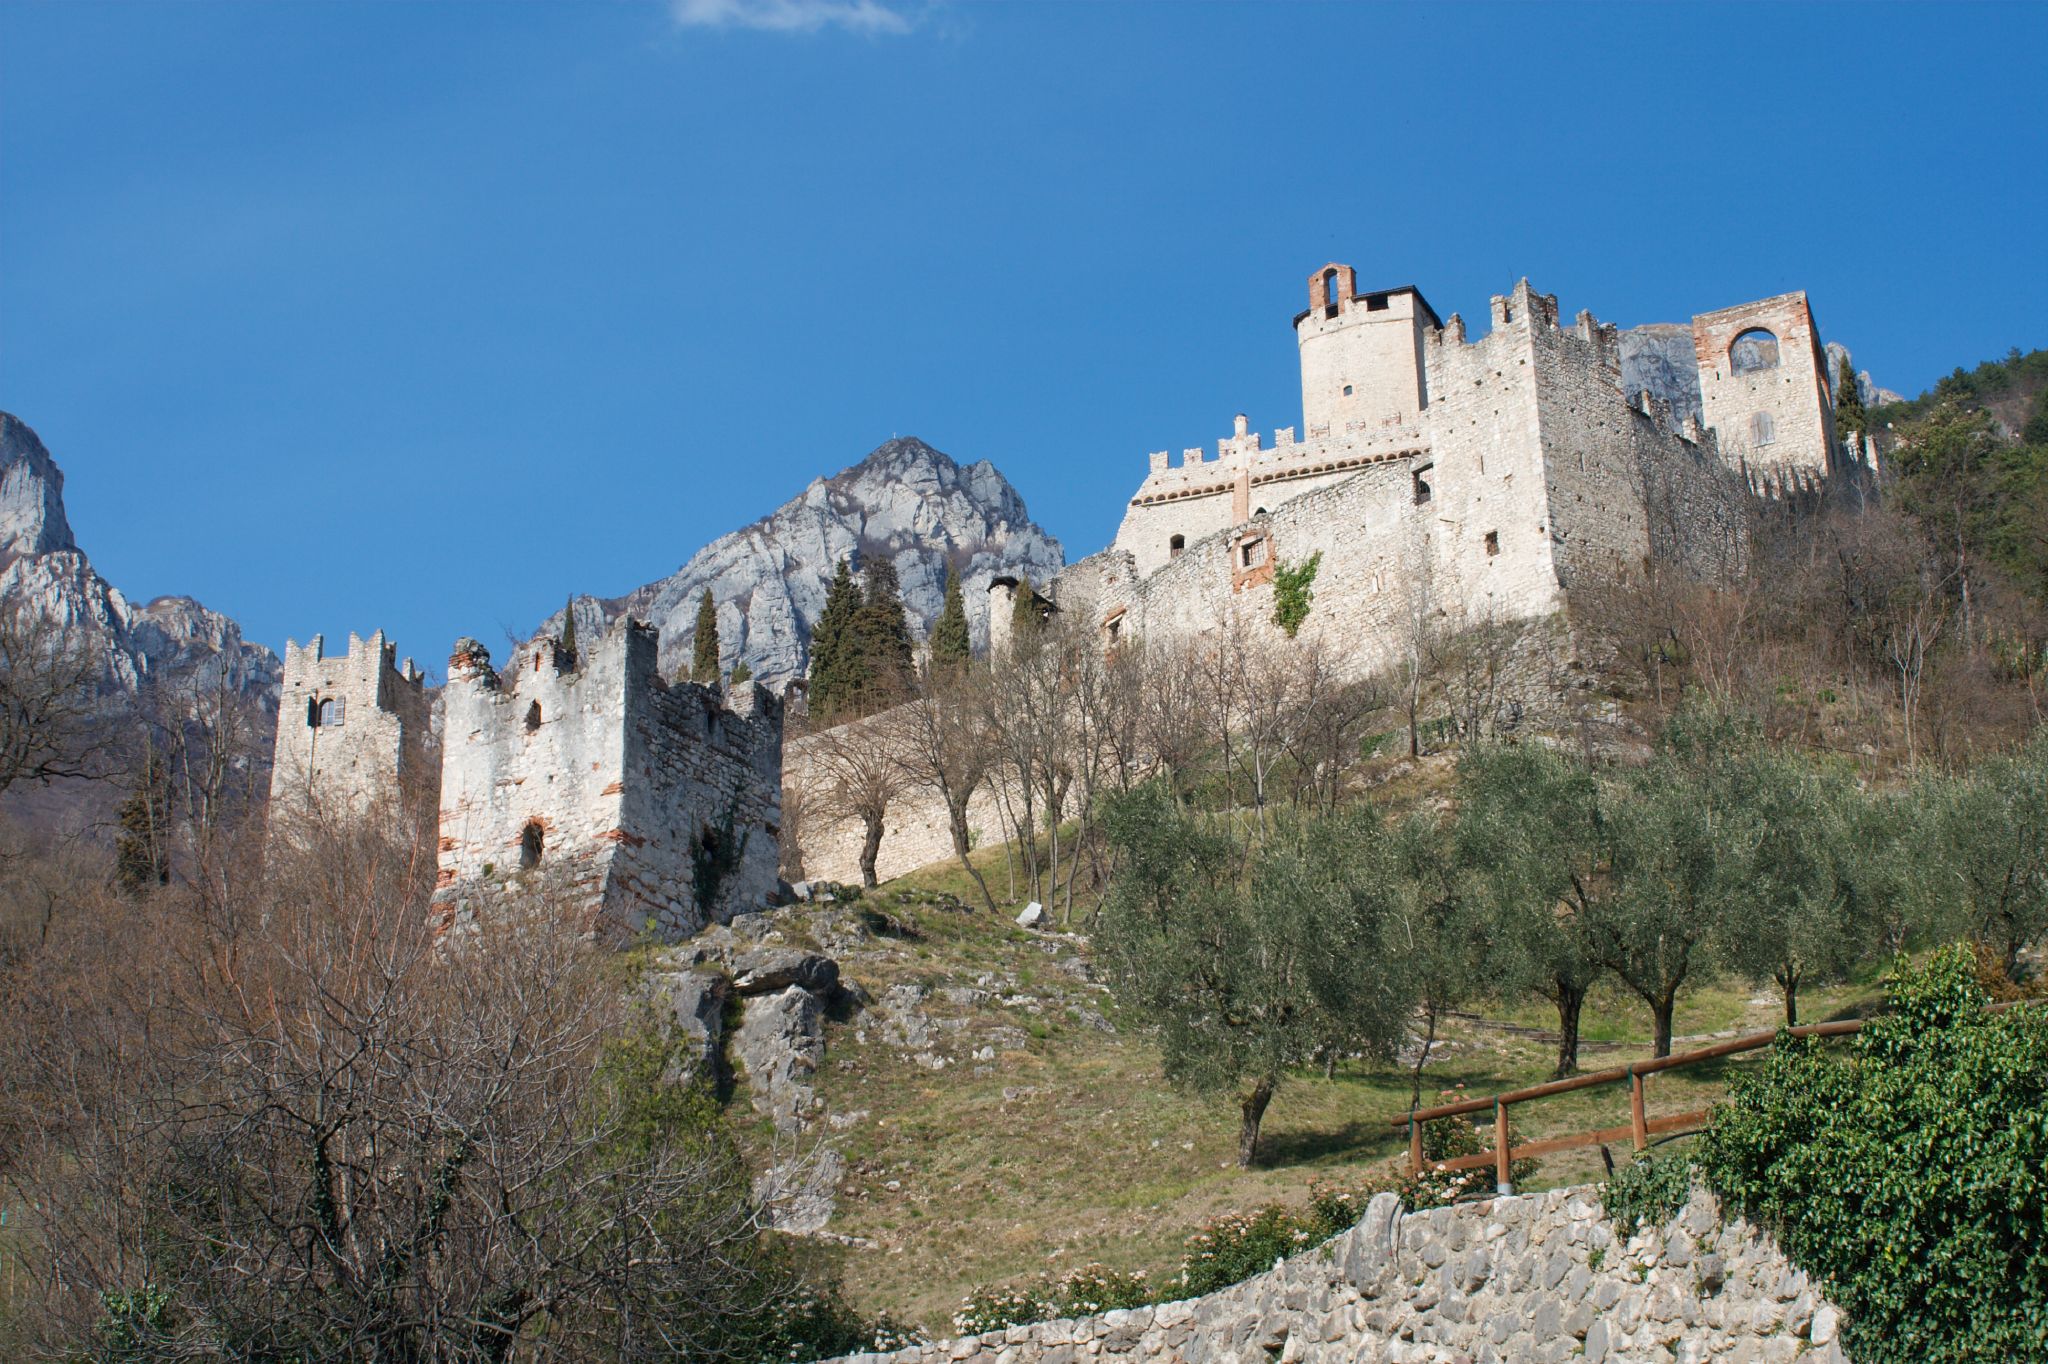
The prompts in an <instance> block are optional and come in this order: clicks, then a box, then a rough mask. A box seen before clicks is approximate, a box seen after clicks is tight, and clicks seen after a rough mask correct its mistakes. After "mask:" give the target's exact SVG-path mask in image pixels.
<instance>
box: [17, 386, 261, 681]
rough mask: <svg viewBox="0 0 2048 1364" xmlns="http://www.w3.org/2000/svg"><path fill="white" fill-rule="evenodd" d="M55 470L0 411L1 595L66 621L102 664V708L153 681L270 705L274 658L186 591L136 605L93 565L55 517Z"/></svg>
mask: <svg viewBox="0 0 2048 1364" xmlns="http://www.w3.org/2000/svg"><path fill="white" fill-rule="evenodd" d="M63 494H64V475H63V472H62V471H61V470H60V469H58V467H57V464H56V461H55V460H53V459H52V458H51V457H50V453H49V451H48V450H46V449H45V448H44V447H43V443H42V441H41V440H40V439H38V438H37V436H36V433H35V432H34V431H33V430H31V429H30V428H29V426H28V424H27V423H25V422H23V421H22V420H21V419H20V418H18V417H15V416H13V415H12V414H9V413H5V412H0V602H5V603H6V604H7V605H8V606H10V607H21V608H26V609H28V610H30V611H33V612H35V613H37V614H39V615H41V616H42V617H44V618H45V619H49V620H54V621H57V622H60V623H61V624H63V625H65V626H67V627H71V628H73V629H74V630H75V631H76V632H77V634H78V637H79V638H80V639H81V640H82V642H83V643H84V644H85V646H86V647H87V648H89V649H90V650H91V651H92V653H93V654H94V656H95V657H96V658H97V659H98V660H99V661H100V664H101V669H100V671H101V678H100V683H101V688H102V690H103V692H104V693H105V694H106V699H107V704H108V710H109V713H110V714H111V715H115V716H119V715H121V714H124V713H125V712H126V711H127V710H128V709H129V708H130V705H131V703H132V702H133V701H134V700H135V698H136V697H138V696H139V695H140V694H141V693H142V692H143V691H144V690H145V689H146V688H147V687H149V686H150V685H151V684H152V683H158V682H163V681H171V682H177V683H189V684H191V685H193V686H195V687H197V688H198V689H200V690H203V691H206V692H209V693H211V692H215V691H218V690H220V689H223V688H224V689H225V690H227V691H228V692H230V693H232V694H236V695H239V696H243V697H246V698H249V699H252V700H255V701H257V702H259V703H260V704H262V705H263V706H264V707H265V709H266V710H274V709H275V707H276V704H277V686H278V677H279V665H278V660H277V655H275V654H273V653H271V652H270V650H268V649H266V648H263V647H262V646H261V645H257V644H251V643H249V642H248V641H246V640H244V639H243V638H242V630H241V627H240V626H239V625H237V624H235V622H234V621H232V620H230V619H228V618H227V617H226V616H223V615H221V614H220V613H219V612H217V611H209V610H208V609H206V608H205V607H204V606H201V605H200V604H199V603H198V602H196V601H193V600H192V599H191V598H190V597H159V598H157V599H156V600H155V601H152V602H149V603H147V604H146V605H139V606H138V605H136V604H135V603H133V602H131V601H129V600H128V598H127V597H126V596H124V595H123V594H122V593H121V592H120V590H119V589H117V588H116V587H114V586H113V585H112V584H111V583H109V582H108V581H107V580H106V579H104V578H102V577H101V576H100V575H99V574H98V573H96V572H94V571H93V567H92V564H91V562H90V561H89V560H88V559H87V558H86V556H85V553H84V551H82V550H80V549H79V548H78V545H77V542H76V541H75V540H74V539H73V538H72V534H71V525H70V522H69V520H68V519H67V518H66V517H65V514H64V496H63Z"/></svg>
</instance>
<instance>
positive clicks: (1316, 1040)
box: [1096, 782, 1412, 1166]
mask: <svg viewBox="0 0 2048 1364" xmlns="http://www.w3.org/2000/svg"><path fill="white" fill-rule="evenodd" d="M1102 826H1103V829H1104V830H1105V833H1106V836H1107V837H1108V839H1109V841H1110V843H1111V846H1112V848H1113V849H1114V852H1115V854H1116V857H1117V871H1116V873H1115V874H1114V875H1113V877H1112V878H1111V881H1110V886H1109V892H1108V896H1107V898H1106V900H1105V903H1104V905H1103V909H1102V912H1101V915H1100V916H1099V917H1098V919H1097V921H1096V944H1097V948H1098V951H1099V953H1100V955H1101V958H1102V960H1103V961H1104V963H1105V965H1106V966H1107V968H1108V975H1109V978H1110V979H1111V981H1112V982H1113V983H1114V986H1115V989H1116V991H1117V995H1118V998H1119V1000H1120V1001H1121V1002H1122V1003H1123V1004H1125V1005H1126V1006H1127V1007H1129V1008H1130V1009H1131V1011H1132V1012H1133V1013H1134V1014H1137V1015H1139V1016H1140V1017H1142V1018H1144V1019H1147V1020H1149V1021H1150V1022H1151V1023H1152V1024H1153V1025H1154V1026H1155V1027H1156V1028H1157V1030H1158V1035H1159V1041H1160V1045H1161V1049H1162V1051H1163V1053H1164V1062H1165V1070H1166V1078H1167V1080H1168V1081H1169V1082H1170V1083H1172V1084H1173V1085H1175V1086H1176V1087H1181V1088H1186V1089H1191V1090H1195V1091H1198V1092H1210V1093H1215V1092H1230V1093H1234V1094H1235V1095H1236V1096H1237V1100H1238V1112H1239V1118H1240V1126H1239V1136H1238V1152H1237V1155H1238V1164H1240V1165H1243V1166H1249V1165H1251V1163H1252V1162H1253V1160H1254V1159H1255V1158H1256V1157H1257V1155H1258V1146H1259V1127H1260V1124H1261V1122H1262V1121H1263V1120H1264V1118H1265V1113H1266V1106H1267V1104H1269V1103H1270V1102H1271V1101H1272V1098H1273V1092H1274V1090H1275V1088H1276V1087H1277V1086H1278V1085H1279V1083H1280V1081H1281V1079H1282V1077H1283V1076H1284V1075H1285V1074H1286V1072H1287V1071H1288V1070H1289V1069H1290V1068H1292V1067H1296V1066H1300V1065H1304V1064H1306V1063H1308V1062H1309V1061H1310V1060H1312V1059H1313V1058H1314V1057H1315V1056H1316V1055H1318V1054H1319V1053H1320V1052H1322V1051H1324V1050H1325V1049H1341V1050H1346V1051H1362V1052H1367V1053H1371V1054H1374V1055H1378V1056H1381V1057H1387V1058H1390V1057H1391V1056H1392V1054H1393V1051H1394V1048H1395V1045H1396V1043H1397V1042H1398V1040H1399V1038H1400V1036H1401V1034H1402V1031H1403V1029H1404V1027H1405V1024H1406V1021H1407V1017H1408V1014H1409V1011H1410V1007H1411V1004H1412V995H1411V992H1410V986H1409V985H1408V983H1407V979H1406V977H1405V976H1404V975H1403V973H1402V972H1400V971H1399V970H1396V969H1388V967H1387V965H1386V963H1385V962H1384V961H1383V960H1382V953H1383V951H1384V945H1385V943H1386V942H1387V941H1388V939H1389V937H1390V936H1391V932H1392V914H1393V905H1392V903H1391V895H1390V890H1389V883H1390V880H1391V876H1392V872H1393V862H1394V857H1393V849H1392V847H1391V840H1390V838H1389V836H1388V833H1387V831H1386V830H1385V828H1384V827H1383V826H1382V824H1381V822H1380V820H1379V817H1378V816H1377V815H1376V814H1375V813H1374V812H1372V811H1370V810H1366V809H1357V808H1354V809H1350V810H1346V811H1343V812H1341V813H1338V814H1335V815H1331V816H1326V817H1322V818H1314V819H1303V818H1300V817H1295V816H1282V817H1280V818H1278V819H1276V820H1274V822H1273V828H1272V832H1271V833H1270V834H1269V836H1268V837H1267V839H1266V840H1265V841H1264V842H1263V843H1262V844H1261V845H1259V846H1257V847H1253V846H1251V845H1249V844H1247V843H1246V842H1244V841H1243V840H1242V839H1240V838H1239V837H1237V836H1236V835H1234V834H1232V833H1231V832H1229V831H1227V830H1226V829H1224V828H1222V827H1219V826H1217V825H1215V824H1213V823H1212V822H1209V821H1205V820H1203V819H1202V818H1200V817H1199V816H1196V815H1192V814H1189V813H1188V812H1186V811H1184V810H1183V809H1181V808H1180V807H1179V805H1178V804H1177V803H1176V802H1175V801H1174V799H1173V797H1172V795H1171V794H1170V793H1169V792H1168V790H1167V789H1166V787H1165V785H1164V783H1162V782H1149V783H1146V784H1144V785H1141V786H1139V787H1136V788H1134V789H1133V790H1132V791H1131V792H1130V793H1129V794H1127V795H1119V796H1115V797H1112V798H1110V799H1108V800H1107V801H1105V803H1104V808H1103V816H1102Z"/></svg>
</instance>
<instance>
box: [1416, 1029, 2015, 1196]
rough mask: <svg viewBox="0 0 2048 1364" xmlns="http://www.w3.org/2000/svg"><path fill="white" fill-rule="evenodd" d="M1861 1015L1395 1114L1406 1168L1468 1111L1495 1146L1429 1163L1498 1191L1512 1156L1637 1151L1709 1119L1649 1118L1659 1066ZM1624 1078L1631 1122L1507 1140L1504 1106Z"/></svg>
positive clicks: (1803, 1033)
mask: <svg viewBox="0 0 2048 1364" xmlns="http://www.w3.org/2000/svg"><path fill="white" fill-rule="evenodd" d="M2011 1007H2012V1006H2011V1005H2010V1004H1993V1005H1990V1006H1989V1009H1988V1011H1989V1012H2000V1011H2003V1010H2005V1009H2008V1008H2011ZM1862 1029H1863V1020H1862V1019H1860V1018H1851V1019H1844V1020H1843V1021H1841V1022H1839V1023H1809V1024H1806V1025H1804V1026H1802V1027H1797V1028H1787V1029H1781V1030H1774V1031H1771V1032H1753V1033H1748V1034H1746V1035H1744V1036H1742V1037H1733V1038H1730V1039H1729V1040H1727V1041H1726V1042H1716V1043H1715V1044H1714V1045H1713V1046H1711V1047H1701V1048H1700V1049H1699V1050H1698V1051H1688V1052H1681V1053H1680V1054H1678V1055H1676V1056H1660V1057H1658V1058H1656V1059H1655V1060H1651V1061H1637V1062H1635V1063H1634V1064H1632V1065H1626V1066H1615V1067H1613V1068H1612V1069H1610V1070H1597V1071H1594V1072H1592V1073H1591V1074H1588V1075H1574V1076H1572V1077H1570V1078H1569V1079H1564V1080H1552V1081H1550V1082H1548V1083H1547V1084H1540V1085H1530V1086H1529V1087H1528V1088H1526V1089H1511V1090H1508V1091H1507V1092H1506V1093H1504V1094H1496V1095H1494V1096H1493V1097H1492V1098H1490V1099H1465V1100H1461V1101H1460V1102H1458V1103H1453V1104H1439V1105H1437V1106H1436V1107H1435V1108H1424V1109H1420V1110H1418V1111H1416V1112H1412V1113H1403V1114H1402V1115H1401V1116H1400V1117H1398V1118H1394V1119H1393V1120H1392V1123H1391V1125H1392V1126H1394V1127H1401V1126H1404V1125H1405V1126H1406V1127H1407V1129H1408V1173H1409V1174H1410V1175H1419V1174H1421V1173H1422V1167H1423V1164H1424V1161H1423V1159H1422V1125H1423V1124H1424V1123H1426V1122H1433V1121H1435V1120H1436V1119H1438V1118H1456V1117H1463V1116H1464V1115H1466V1114H1468V1113H1484V1112H1486V1111H1487V1110H1488V1109H1491V1110H1492V1111H1493V1149H1492V1150H1490V1151H1482V1152H1480V1153H1479V1154H1478V1155H1472V1156H1459V1157H1458V1158H1457V1159H1455V1160H1446V1161H1438V1162H1432V1163H1433V1165H1434V1167H1435V1168H1436V1169H1439V1170H1477V1169H1481V1168H1483V1167H1484V1166H1487V1165H1491V1166H1493V1170H1494V1182H1495V1184H1496V1185H1497V1186H1498V1188H1499V1190H1500V1192H1501V1193H1504V1194H1505V1193H1512V1192H1513V1191H1514V1188H1513V1184H1512V1183H1511V1182H1510V1180H1509V1179H1508V1167H1509V1166H1510V1165H1512V1164H1513V1163H1514V1162H1515V1161H1516V1160H1520V1159H1527V1158H1531V1157H1535V1156H1547V1155H1553V1154H1555V1153H1556V1152H1559V1151H1569V1150H1572V1149H1574V1148H1576V1147H1580V1146H1598V1145H1602V1144H1604V1143H1606V1142H1610V1141H1620V1140H1621V1139H1622V1138H1624V1137H1627V1138H1628V1139H1629V1140H1630V1141H1631V1142H1632V1143H1633V1144H1634V1146H1635V1149H1636V1150H1638V1151H1641V1150H1643V1149H1645V1148H1646V1147H1648V1146H1649V1144H1650V1138H1651V1137H1652V1136H1655V1135H1660V1134H1670V1133H1682V1132H1693V1131H1698V1130H1699V1128H1700V1127H1701V1126H1702V1125H1703V1124H1704V1123H1705V1122H1706V1120H1707V1112H1708V1110H1706V1109H1704V1108H1698V1109H1694V1110H1692V1111H1691V1112H1688V1113H1672V1114H1669V1115H1667V1116H1665V1117H1661V1118H1652V1117H1649V1116H1648V1115H1647V1114H1646V1113H1645V1112H1644V1107H1643V1097H1644V1096H1643V1081H1644V1080H1645V1079H1647V1078H1648V1077H1650V1076H1652V1075H1655V1074H1657V1073H1658V1072H1659V1071H1665V1070H1678V1069H1680V1068H1681V1067H1684V1066H1690V1065H1697V1064H1698V1063H1699V1062H1701V1061H1712V1060H1714V1059H1716V1058H1717V1057H1722V1056H1733V1055H1735V1054H1736V1053H1738V1052H1745V1051H1756V1050H1757V1049H1759V1048H1761V1047H1768V1046H1769V1045H1771V1043H1773V1042H1775V1041H1777V1039H1778V1032H1779V1031H1784V1032H1789V1033H1790V1034H1791V1035H1792V1036H1794V1037H1841V1036H1843V1035H1844V1034H1847V1033H1853V1032H1861V1031H1862ZM1619 1083H1626V1084H1627V1085H1628V1089H1629V1094H1628V1100H1629V1124H1628V1126H1626V1127H1603V1128H1601V1129H1600V1130H1598V1131H1596V1132H1580V1133H1578V1134H1576V1135H1574V1136H1569V1137H1546V1138H1544V1139H1543V1140H1542V1141H1532V1142H1526V1143H1524V1144H1523V1145H1520V1146H1516V1147H1513V1148H1512V1149H1510V1146H1509V1142H1508V1109H1509V1108H1510V1107H1511V1106H1513V1105H1515V1104H1519V1103H1529V1102H1531V1101H1532V1100H1535V1099H1547V1098H1549V1097H1551V1096H1552V1095H1556V1094H1569V1093H1571V1092H1572V1091H1573V1090H1578V1089H1592V1088H1594V1087H1596V1086H1599V1085H1611V1084H1619Z"/></svg>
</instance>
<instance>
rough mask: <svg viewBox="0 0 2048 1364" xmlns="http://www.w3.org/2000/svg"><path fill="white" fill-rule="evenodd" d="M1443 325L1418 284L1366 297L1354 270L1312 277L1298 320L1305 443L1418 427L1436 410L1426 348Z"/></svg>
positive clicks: (1326, 270)
mask: <svg viewBox="0 0 2048 1364" xmlns="http://www.w3.org/2000/svg"><path fill="white" fill-rule="evenodd" d="M1442 327H1443V323H1442V322H1441V321H1439V320H1438V318H1437V315H1436V310H1435V309H1434V308H1431V307H1430V306H1429V303H1428V301H1427V300H1425V299H1424V298H1423V297H1422V295H1421V293H1420V292H1418V291H1417V290H1416V289H1414V288H1413V287H1412V286H1407V285H1404V286H1402V287H1400V288H1398V289H1388V290H1384V291H1382V292H1379V293H1371V294H1360V293H1359V292H1358V289H1357V276H1356V274H1355V273H1354V272H1353V270H1352V268H1351V267H1350V266H1348V265H1338V264H1335V263H1332V264H1329V265H1325V266H1324V267H1323V268H1322V269H1320V270H1318V271H1316V272H1315V273H1314V274H1313V275H1310V276H1309V277H1308V309H1307V311H1305V312H1302V313H1298V314H1296V315H1295V318H1294V335H1295V339H1296V341H1297V342H1298V344H1299V345H1300V348H1301V420H1302V425H1303V428H1304V429H1303V431H1302V435H1303V438H1304V439H1307V440H1314V439H1315V438H1317V437H1318V436H1341V435H1343V434H1344V433H1345V432H1346V431H1378V430H1382V429H1385V428H1388V427H1412V426H1413V425H1415V421H1416V418H1417V416H1418V415H1419V414H1420V413H1421V411H1422V409H1423V408H1425V407H1427V406H1429V381H1428V378H1427V369H1426V363H1425V361H1424V358H1423V356H1424V349H1423V348H1424V342H1425V340H1426V339H1427V338H1428V336H1429V334H1430V333H1431V332H1434V331H1437V330H1440V329H1441V328H1442Z"/></svg>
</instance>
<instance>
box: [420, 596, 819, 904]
mask: <svg viewBox="0 0 2048 1364" xmlns="http://www.w3.org/2000/svg"><path fill="white" fill-rule="evenodd" d="M660 640H661V635H660V632H659V631H658V630H656V629H654V628H653V627H651V626H646V625H642V624H640V623H639V622H637V621H634V620H632V619H630V618H628V619H626V620H622V621H621V622H620V623H619V624H618V625H616V626H614V627H613V628H612V630H611V631H610V632H608V633H607V634H606V635H605V636H604V638H603V639H601V640H600V641H598V642H597V643H596V644H595V645H594V646H592V647H591V648H589V649H587V650H585V651H584V652H583V653H582V654H581V655H572V654H570V653H568V652H566V651H565V650H563V648H562V647H561V645H560V643H559V642H558V641H556V640H553V639H550V638H547V637H542V638H540V639H536V640H532V641H529V642H528V643H526V644H525V645H522V646H521V650H520V655H519V656H518V657H517V658H516V659H515V660H514V663H513V665H512V666H511V667H508V669H507V670H506V673H505V675H504V676H502V677H501V676H500V675H499V674H498V673H497V672H496V671H495V670H493V669H492V667H491V661H490V654H489V653H488V652H487V651H486V650H485V649H484V647H483V646H482V645H480V644H478V643H477V642H476V641H475V640H471V639H465V640H460V641H458V642H457V644H456V646H455V654H454V657H453V658H451V659H450V660H449V663H448V685H447V687H446V688H445V690H444V692H443V701H442V717H443V723H444V726H445V731H446V734H447V741H446V752H445V757H444V762H443V765H442V777H441V839H440V864H441V865H440V871H439V875H438V877H437V880H436V883H435V890H434V911H433V912H434V914H435V920H436V922H437V923H438V924H439V925H440V926H441V927H443V928H450V927H458V926H461V925H463V924H465V923H471V922H474V921H475V920H476V919H477V918H478V917H479V916H482V915H487V914H490V913H492V912H493V911H494V910H498V909H502V908H504V907H506V906H508V905H509V904H510V903H511V902H513V901H514V900H517V899H519V898H521V897H522V896H525V895H527V894H529V893H530V892H532V891H535V890H545V891H548V892H551V893H554V894H557V895H563V896H566V898H567V905H566V906H565V907H566V908H567V909H568V911H569V912H570V914H571V915H572V917H574V918H576V920H577V921H578V927H579V928H580V929H582V930H584V931H587V932H591V933H593V934H595V935H596V936H597V937H599V938H600V939H602V940H604V941H607V942H613V943H621V942H628V941H632V940H634V939H637V938H639V937H641V936H643V935H649V936H653V937H656V938H659V939H662V940H664V941H674V940H676V939H679V938H682V937H686V936H688V935H689V934H691V933H694V932H696V931H697V930H698V929H700V928H702V927H704V926H705V925H706V924H707V923H710V922H712V921H714V920H716V921H720V922H723V921H725V920H728V919H730V918H731V917H732V916H733V915H734V914H737V913H744V912H747V911H750V910H754V909H759V908H762V907H764V906H766V905H767V904H769V903H770V902H771V900H772V899H773V897H774V895H775V892H776V889H777V884H778V881H777V875H776V866H777V863H778V861H779V852H780V849H779V846H778V840H779V839H780V836H781V832H782V831H781V823H782V707H781V704H780V702H778V701H777V700H776V699H775V698H774V696H773V695H772V694H771V693H769V692H768V691H766V690H765V689H764V688H762V687H761V686H759V685H758V684H755V683H742V684H740V685H739V686H737V687H735V688H734V689H733V692H732V694H731V696H730V697H729V698H728V697H724V696H721V695H720V693H719V692H718V690H717V689H715V688H712V687H706V686H700V685H698V684H696V683H690V682H680V683H674V684H671V683H669V682H667V681H665V680H664V679H663V678H662V676H661V674H660V672H659V671H658V669H657V667H656V657H657V654H658V652H659V645H660Z"/></svg>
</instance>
